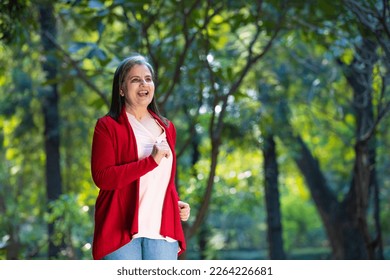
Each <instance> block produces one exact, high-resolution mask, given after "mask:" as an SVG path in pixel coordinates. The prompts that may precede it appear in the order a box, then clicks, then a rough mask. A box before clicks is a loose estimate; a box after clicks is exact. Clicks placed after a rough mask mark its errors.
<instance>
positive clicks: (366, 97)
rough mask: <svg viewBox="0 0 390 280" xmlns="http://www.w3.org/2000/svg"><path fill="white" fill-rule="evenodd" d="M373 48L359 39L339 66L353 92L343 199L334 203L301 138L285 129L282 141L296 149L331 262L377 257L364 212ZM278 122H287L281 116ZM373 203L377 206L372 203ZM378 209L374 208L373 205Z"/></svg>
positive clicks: (371, 164) (371, 158) (371, 173)
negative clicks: (352, 133) (351, 149)
mask: <svg viewBox="0 0 390 280" xmlns="http://www.w3.org/2000/svg"><path fill="white" fill-rule="evenodd" d="M375 49H376V48H375V46H374V45H372V42H370V41H367V40H364V43H363V45H362V46H361V48H358V49H357V54H356V55H355V59H354V61H353V63H352V64H351V65H349V66H344V74H345V76H346V78H347V80H348V82H349V84H350V85H351V87H352V89H353V94H354V103H353V107H354V109H355V114H356V120H357V124H356V131H357V133H356V144H355V164H354V169H353V170H352V172H353V179H352V182H351V185H350V189H349V192H348V194H347V195H346V196H345V198H344V199H343V200H342V201H341V202H338V200H337V199H336V196H335V195H334V194H333V192H332V191H331V188H330V187H329V186H328V183H327V180H326V178H325V176H324V175H323V172H322V171H321V168H320V166H319V163H318V161H317V160H316V159H315V158H314V156H313V155H312V154H311V152H310V150H309V149H308V147H307V145H306V144H305V143H304V141H303V140H302V138H301V137H300V136H299V135H298V136H297V135H295V134H294V133H293V132H292V128H291V127H288V128H287V129H286V131H285V132H284V133H285V134H284V135H283V137H281V138H282V140H283V141H288V140H287V139H290V140H292V142H293V145H294V147H295V148H296V149H297V156H296V157H295V161H296V164H297V166H298V168H299V169H300V170H301V172H302V174H303V175H304V177H305V180H306V183H307V185H308V187H309V190H310V193H311V195H312V198H313V200H314V202H315V204H316V206H317V209H318V211H319V213H320V216H321V218H322V220H323V224H324V226H325V229H326V232H327V234H328V237H329V241H330V244H331V247H332V250H333V257H334V258H335V259H374V258H378V257H379V258H383V256H380V254H381V252H382V249H381V248H382V245H381V234H380V230H378V229H380V226H378V223H379V221H375V222H376V228H375V229H376V230H377V231H378V232H376V238H375V240H372V238H371V235H370V232H369V228H368V222H367V208H368V204H369V201H370V199H369V198H370V195H371V194H372V192H373V191H374V190H375V189H377V188H378V186H377V185H376V184H377V180H376V171H375V148H376V147H375V138H374V135H375V134H374V131H375V127H374V125H375V124H377V122H375V120H374V114H373V103H372V102H373V101H372V96H371V94H372V89H371V85H372V70H373V64H374V62H375V60H376V58H375ZM284 118H285V120H284V122H285V123H286V124H287V123H288V119H287V117H286V115H284ZM377 203H378V202H377ZM376 208H378V206H376Z"/></svg>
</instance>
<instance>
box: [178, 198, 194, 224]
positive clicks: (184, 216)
mask: <svg viewBox="0 0 390 280" xmlns="http://www.w3.org/2000/svg"><path fill="white" fill-rule="evenodd" d="M178 205H179V211H180V219H181V220H182V221H183V222H185V221H187V220H188V218H189V217H190V212H191V208H190V205H189V204H188V203H185V202H183V201H179V202H178Z"/></svg>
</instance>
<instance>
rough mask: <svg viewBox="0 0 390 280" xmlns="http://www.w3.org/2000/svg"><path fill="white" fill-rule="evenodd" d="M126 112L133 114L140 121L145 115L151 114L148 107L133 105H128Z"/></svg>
mask: <svg viewBox="0 0 390 280" xmlns="http://www.w3.org/2000/svg"><path fill="white" fill-rule="evenodd" d="M126 112H127V113H129V114H132V115H133V116H134V117H135V118H136V119H137V120H139V121H140V120H142V119H143V118H144V117H146V116H149V111H148V109H147V108H134V107H131V106H126Z"/></svg>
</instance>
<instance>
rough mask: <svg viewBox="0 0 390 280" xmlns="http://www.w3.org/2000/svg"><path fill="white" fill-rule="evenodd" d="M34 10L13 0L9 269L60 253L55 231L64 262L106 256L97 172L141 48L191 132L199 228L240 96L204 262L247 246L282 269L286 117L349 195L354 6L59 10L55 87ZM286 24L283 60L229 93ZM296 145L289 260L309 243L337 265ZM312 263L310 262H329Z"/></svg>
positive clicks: (183, 190) (381, 172)
mask: <svg viewBox="0 0 390 280" xmlns="http://www.w3.org/2000/svg"><path fill="white" fill-rule="evenodd" d="M19 2H20V1H17V3H16V2H15V3H16V4H14V2H12V1H2V2H1V6H0V10H2V11H3V7H4V9H8V10H9V11H10V13H8V14H7V13H1V15H0V37H1V38H2V39H1V40H2V41H1V42H0V90H1V92H2V94H1V95H0V160H1V162H2V163H3V164H1V165H0V259H5V258H7V257H9V256H10V255H12V254H13V257H14V258H20V259H38V258H45V257H46V251H47V238H48V236H47V233H46V224H47V222H54V224H55V235H54V239H55V240H54V241H56V242H57V243H58V244H59V245H61V246H62V245H64V246H63V248H64V251H63V252H62V255H61V258H75V259H89V258H90V253H91V252H90V250H91V249H90V246H91V245H90V244H91V242H92V240H91V238H92V223H93V205H94V203H95V198H96V196H97V192H98V189H97V188H96V187H95V186H94V184H93V182H92V179H91V176H90V149H91V139H92V133H93V128H94V125H95V122H96V119H97V118H98V117H101V116H103V115H104V114H106V113H107V110H108V103H109V99H110V91H111V86H112V75H113V73H114V71H115V68H116V66H117V64H118V62H119V61H120V60H121V59H122V58H124V57H125V56H128V55H129V54H131V53H133V52H140V53H142V54H145V55H147V56H148V57H149V59H150V61H151V63H152V64H153V66H154V67H155V70H156V73H157V82H156V85H157V88H156V97H157V99H158V102H159V104H160V109H161V110H162V112H163V113H164V115H166V116H167V117H168V118H169V119H171V120H172V121H173V122H174V123H175V126H176V128H177V132H178V134H177V135H178V139H177V153H178V156H179V157H178V163H179V164H178V178H177V179H178V180H177V183H178V188H179V193H180V197H181V199H182V200H184V201H187V202H189V203H190V204H191V208H192V216H191V218H190V220H189V222H188V225H189V226H190V225H191V224H192V222H193V221H194V220H195V216H196V214H197V212H198V210H199V208H200V205H201V204H202V203H203V199H204V192H205V186H206V184H207V180H208V176H209V174H210V164H211V150H212V149H211V140H212V139H211V136H212V135H213V133H215V131H210V129H211V128H212V124H213V114H214V117H218V116H219V114H220V113H221V110H222V104H223V100H224V98H225V97H226V94H230V96H229V97H228V99H227V104H226V111H225V115H224V118H223V120H222V121H223V128H222V131H221V146H220V147H219V154H218V164H217V169H216V176H215V178H213V180H214V185H213V190H212V198H211V204H210V208H209V211H208V216H207V219H206V221H205V222H204V229H202V230H203V231H204V232H202V234H200V233H199V232H198V233H197V234H196V235H195V237H194V238H192V239H191V240H189V248H190V250H189V254H191V253H193V254H196V253H198V250H200V245H199V244H200V243H201V241H202V238H205V239H206V240H207V246H206V248H207V249H206V252H205V257H206V258H210V259H218V258H229V256H230V255H229V252H239V250H258V254H257V253H256V254H254V253H253V251H252V253H248V254H246V255H256V257H262V258H266V257H265V255H266V254H265V253H264V252H265V251H266V250H267V248H268V244H267V240H266V231H267V225H266V210H265V203H264V195H263V193H264V190H263V189H264V186H263V185H264V171H263V155H262V153H261V148H262V144H263V137H265V136H267V135H276V136H278V137H279V138H280V139H283V135H284V133H286V128H285V127H286V126H285V122H286V120H288V121H289V122H291V124H292V128H293V129H294V130H295V131H296V132H298V133H299V134H300V135H301V136H302V138H303V139H304V140H305V142H306V143H308V146H309V148H310V149H311V151H312V153H313V154H314V156H315V157H316V158H317V159H318V160H319V163H320V166H321V168H322V170H324V173H325V176H326V179H327V180H328V182H329V185H330V186H331V187H332V190H333V191H334V192H335V194H336V195H337V196H338V197H343V195H344V194H345V192H346V190H347V188H348V187H349V183H350V180H351V174H352V173H351V172H352V166H353V160H354V151H353V145H354V137H355V130H354V129H355V122H356V120H355V117H354V113H353V110H352V109H351V101H352V92H351V89H350V88H349V87H348V84H347V81H346V80H345V79H343V78H342V73H341V71H340V69H339V65H338V64H337V63H336V61H337V59H339V60H340V61H341V62H343V63H345V64H349V63H351V60H352V57H353V53H354V49H353V45H354V43H356V42H359V41H360V40H361V38H360V37H359V32H358V31H359V28H360V26H359V25H358V23H357V22H356V18H355V17H354V15H353V14H352V13H351V12H350V11H349V10H348V9H346V8H345V7H344V6H343V3H342V2H343V1H336V2H329V1H314V2H312V1H309V2H305V1H288V6H286V5H287V4H286V3H287V2H285V1H273V0H272V1H271V0H270V1H263V5H262V6H261V7H259V6H258V4H257V3H258V2H255V1H211V2H209V1H195V0H193V1H192V0H191V1H171V0H170V1H157V0H156V1H118V0H115V1H96V0H94V1H57V2H56V4H55V13H56V14H55V15H56V19H57V24H58V26H57V30H58V34H57V45H55V49H56V51H55V58H56V60H57V62H58V71H59V75H58V77H56V79H55V80H51V81H48V80H46V77H44V75H43V74H42V73H43V71H42V69H41V61H42V59H43V57H44V56H43V54H42V48H41V46H40V40H41V38H40V36H41V34H40V33H39V26H38V24H37V22H38V20H37V18H38V6H37V4H36V3H35V2H34V1H25V2H24V3H23V4H21V3H19ZM11 19H12V20H11ZM279 19H282V21H281V23H280V25H279V22H278V20H279ZM278 28H281V31H280V33H279V34H278V36H277V37H276V39H275V40H274V41H273V43H272V46H271V49H270V50H269V52H268V53H266V55H265V56H264V57H261V59H260V60H259V61H258V62H257V63H256V64H255V65H253V67H252V68H251V69H250V70H249V71H248V73H247V74H246V75H244V77H243V81H242V83H241V84H240V87H238V88H237V89H236V90H234V91H233V92H230V93H229V90H230V89H231V87H232V85H234V83H235V82H237V81H238V79H239V77H240V75H241V74H242V73H243V72H244V70H245V65H246V63H247V62H248V59H250V58H251V57H253V56H255V55H259V54H261V53H262V51H263V50H264V48H265V46H266V45H267V43H268V42H269V40H270V39H271V38H272V36H273V34H274V32H275V31H276V30H277V29H278ZM256 36H257V37H256ZM386 67H387V66H386V64H385V63H383V62H381V63H378V64H377V65H376V67H375V76H374V80H373V89H374V94H375V96H374V102H375V104H374V105H375V106H376V110H377V111H376V112H375V113H376V114H378V112H379V109H378V108H379V104H381V102H382V101H383V100H385V101H386V100H388V90H389V89H388V87H387V88H385V91H384V93H383V95H384V96H382V95H380V94H379V93H380V91H381V86H382V85H383V81H384V80H382V79H381V77H380V76H379V75H380V74H382V75H387V76H388V68H386ZM386 71H387V72H386ZM387 76H386V77H387ZM52 83H56V84H57V85H58V92H59V96H60V102H59V111H60V118H61V121H60V128H59V129H60V135H61V143H60V145H61V146H60V152H61V162H60V164H61V175H62V182H63V195H62V196H61V198H60V199H59V200H57V201H53V202H51V203H50V204H48V205H47V199H46V194H45V179H44V178H45V174H44V170H45V168H44V163H45V157H46V155H45V150H44V145H43V143H44V139H43V133H44V131H43V115H42V112H41V109H42V108H41V107H42V105H41V102H42V96H41V92H42V90H43V89H44V87H45V85H48V84H52ZM381 96H382V97H381ZM215 121H216V120H215V119H214V124H215ZM389 125H390V123H389V118H388V116H386V117H385V118H384V119H383V121H382V122H381V123H380V125H379V126H378V130H377V131H376V134H377V136H378V138H377V166H376V168H377V171H378V172H377V173H378V182H379V185H380V197H381V213H380V214H381V221H382V230H383V236H384V237H383V240H384V243H385V244H386V245H388V244H390V237H389V236H390V235H389V232H390V224H389V222H388V221H389V220H390V216H389V214H388V213H390V212H389V211H388V210H390V209H389V207H390V206H389V205H390V204H389V197H390V191H389V190H390V175H389V172H388V169H389V166H390V162H389V156H388V155H389V154H388V151H389V149H390V142H389V141H390V140H389V139H390V134H389V133H390V132H389V130H388V129H387V127H389ZM280 139H279V140H277V150H278V164H279V168H280V175H279V185H280V193H281V197H280V200H281V205H282V227H283V237H284V242H285V250H286V251H287V253H288V255H289V256H290V258H295V256H296V255H295V254H296V253H297V252H298V251H299V250H302V248H304V247H308V246H316V247H318V248H320V250H323V251H321V252H320V253H319V254H318V256H319V255H321V256H323V255H325V257H327V256H328V254H329V241H328V240H327V237H326V234H325V233H324V229H323V227H322V223H321V220H320V218H319V215H318V213H317V210H316V208H315V206H314V204H313V202H312V200H311V197H310V193H309V191H308V190H307V188H306V183H305V181H304V179H303V176H302V175H301V174H300V173H299V172H298V171H297V170H296V167H295V165H294V163H293V157H294V155H295V153H296V149H295V147H294V146H284V145H283V144H282V141H280ZM369 214H370V215H371V214H372V209H370V213H369ZM63 241H64V242H65V243H66V244H60V243H61V242H63ZM13 245H17V246H16V247H17V249H15V248H16V247H13ZM245 252H247V251H245ZM260 252H262V254H260ZM305 254H306V255H307V256H308V258H309V257H310V256H313V254H314V255H316V254H317V251H316V252H314V253H313V252H311V251H310V252H305ZM309 255H310V256H309ZM316 256H317V255H316ZM319 258H320V257H319Z"/></svg>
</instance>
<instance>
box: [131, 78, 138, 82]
mask: <svg viewBox="0 0 390 280" xmlns="http://www.w3.org/2000/svg"><path fill="white" fill-rule="evenodd" d="M139 81H140V79H138V78H135V79H132V80H131V82H132V83H139Z"/></svg>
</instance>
